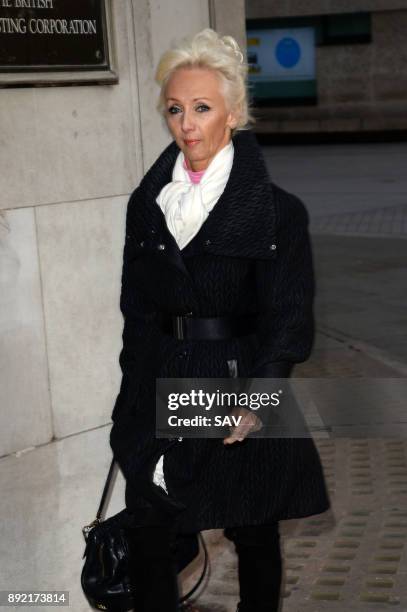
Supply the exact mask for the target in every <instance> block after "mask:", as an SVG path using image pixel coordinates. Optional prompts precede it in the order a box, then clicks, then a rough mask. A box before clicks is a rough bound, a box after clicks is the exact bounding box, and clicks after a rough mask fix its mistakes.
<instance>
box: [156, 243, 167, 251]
mask: <svg viewBox="0 0 407 612" xmlns="http://www.w3.org/2000/svg"><path fill="white" fill-rule="evenodd" d="M157 249H158V250H159V251H163V250H164V249H165V244H163V243H162V242H160V244H158V245H157Z"/></svg>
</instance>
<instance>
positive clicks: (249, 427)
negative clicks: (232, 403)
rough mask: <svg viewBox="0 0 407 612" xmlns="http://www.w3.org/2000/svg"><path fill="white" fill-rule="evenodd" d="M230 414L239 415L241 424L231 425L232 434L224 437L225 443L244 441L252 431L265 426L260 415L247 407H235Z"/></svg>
mask: <svg viewBox="0 0 407 612" xmlns="http://www.w3.org/2000/svg"><path fill="white" fill-rule="evenodd" d="M230 416H234V417H239V416H241V417H242V418H241V419H240V423H239V425H237V426H236V427H230V428H229V429H230V436H228V437H227V438H223V444H233V442H236V440H237V441H238V442H242V440H243V439H244V438H245V437H246V436H247V435H248V434H249V433H250V432H252V431H258V430H259V429H261V428H262V427H263V423H262V421H261V420H260V419H259V417H258V416H257V415H256V414H255V413H254V412H252V411H251V410H247V408H243V407H240V408H234V409H233V410H232V412H231V413H230Z"/></svg>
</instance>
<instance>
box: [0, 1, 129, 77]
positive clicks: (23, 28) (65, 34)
mask: <svg viewBox="0 0 407 612" xmlns="http://www.w3.org/2000/svg"><path fill="white" fill-rule="evenodd" d="M111 25H112V24H111V6H110V1H109V0H0V84H1V85H3V86H12V85H17V84H20V85H21V84H27V85H32V84H35V85H51V84H62V83H78V82H89V81H96V82H101V83H106V82H117V81H118V79H117V74H116V72H115V70H114V67H113V49H112V32H111Z"/></svg>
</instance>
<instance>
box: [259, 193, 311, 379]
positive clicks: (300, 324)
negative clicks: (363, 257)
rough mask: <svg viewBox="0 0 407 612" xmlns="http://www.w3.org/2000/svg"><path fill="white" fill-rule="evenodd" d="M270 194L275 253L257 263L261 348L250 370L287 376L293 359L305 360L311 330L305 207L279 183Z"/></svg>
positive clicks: (263, 375)
mask: <svg viewBox="0 0 407 612" xmlns="http://www.w3.org/2000/svg"><path fill="white" fill-rule="evenodd" d="M274 198H275V205H276V215H277V235H276V243H277V248H276V253H275V256H274V257H273V258H271V259H268V260H258V261H257V262H256V283H257V291H258V299H259V304H260V311H261V316H260V319H259V338H258V339H259V348H258V350H257V351H256V355H255V358H254V361H253V363H252V367H251V373H250V376H251V377H253V378H286V377H288V376H289V375H290V373H291V370H292V368H293V366H294V364H295V363H299V362H302V361H305V360H306V359H308V357H309V355H310V353H311V349H312V346H313V341H314V333H315V323H314V313H313V300H314V294H315V280H314V268H313V257H312V250H311V244H310V237H309V232H308V225H309V216H308V212H307V210H306V208H305V206H304V204H303V203H302V201H301V200H300V199H299V198H298V197H297V196H295V195H293V194H290V193H288V192H286V191H285V190H283V189H281V188H280V187H278V186H277V185H274Z"/></svg>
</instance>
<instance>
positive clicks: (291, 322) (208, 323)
mask: <svg viewBox="0 0 407 612" xmlns="http://www.w3.org/2000/svg"><path fill="white" fill-rule="evenodd" d="M246 76H247V64H246V63H245V62H244V61H243V56H242V54H241V52H240V50H239V47H238V45H237V43H236V41H235V40H234V39H233V38H231V37H229V36H224V37H220V36H218V34H217V33H216V32H214V31H213V30H211V29H205V30H203V31H202V32H200V33H199V34H197V35H196V36H195V37H193V38H192V39H190V40H185V41H183V43H182V44H180V45H179V46H178V47H175V48H173V49H170V50H169V51H167V52H166V53H165V54H164V55H163V56H162V58H161V60H160V62H159V65H158V68H157V73H156V78H157V81H158V83H159V85H160V86H161V93H160V99H159V109H160V110H161V111H162V113H163V115H164V117H165V120H166V123H167V126H168V128H169V131H170V133H171V135H172V137H173V141H172V142H171V144H170V145H168V146H167V147H166V149H165V150H164V151H163V152H162V153H161V155H160V156H159V157H158V159H157V160H156V162H155V163H154V164H153V165H152V167H151V168H150V169H149V171H148V172H147V173H146V175H145V176H144V178H143V180H142V181H141V183H140V185H139V186H138V187H137V188H136V189H135V191H134V192H133V194H132V195H131V198H130V201H129V204H128V208H127V219H126V239H125V246H124V256H123V275H122V293H121V302H120V305H121V309H122V312H123V315H124V329H123V349H122V352H121V354H120V365H121V368H122V372H123V377H122V383H121V388H120V393H119V395H118V397H117V400H116V404H115V407H114V410H113V413H112V420H113V427H112V430H111V435H110V443H111V446H112V449H113V452H114V454H115V456H116V458H117V460H118V462H119V464H120V466H121V469H122V471H123V474H124V475H125V478H126V505H127V507H128V509H129V510H130V511H131V512H133V513H134V515H135V517H136V518H137V521H138V523H137V524H139V525H141V524H144V528H138V529H136V530H134V533H135V536H134V537H135V540H134V542H135V551H136V553H135V557H136V556H137V558H138V560H139V565H138V566H137V567H135V568H134V579H135V580H136V579H138V580H139V584H140V585H141V584H143V585H144V590H143V588H141V587H140V588H141V591H143V593H142V594H141V595H140V597H141V598H142V600H143V601H142V603H141V602H140V606H141V607H140V608H139V609H140V610H145V611H147V610H148V611H149V612H151V610H160V612H166V611H168V612H170V611H173V610H176V609H177V605H176V600H177V586H176V574H175V571H174V564H173V562H172V557H171V554H170V552H171V551H172V550H173V548H172V543H173V540H172V536H171V534H172V535H173V534H174V529H175V530H176V532H177V533H178V534H191V533H197V532H199V531H201V530H204V529H214V528H224V533H225V536H226V537H228V538H229V539H230V540H232V541H233V542H234V544H235V547H236V552H237V555H238V576H239V584H240V602H239V605H238V610H239V611H240V612H247V611H249V610H250V612H260V611H262V610H267V612H272V610H277V608H278V601H279V592H280V583H281V554H280V542H279V532H278V521H279V520H281V519H290V518H297V517H304V516H310V515H313V514H317V513H320V512H323V511H325V510H327V509H328V508H329V507H330V502H329V498H328V495H327V490H326V486H325V482H324V478H323V472H322V468H321V463H320V460H319V456H318V453H317V450H316V448H315V445H314V443H313V440H312V439H311V438H274V439H265V438H256V437H249V438H248V437H247V435H248V433H249V432H251V431H255V430H256V429H257V428H258V427H259V422H258V421H257V419H256V417H253V413H249V412H246V411H244V421H243V426H242V427H238V428H235V429H234V430H232V432H231V435H229V436H228V437H226V438H225V439H223V440H222V439H213V438H212V439H188V438H184V439H182V438H179V439H174V440H169V439H165V438H164V439H163V438H156V437H155V379H156V378H158V377H163V378H172V377H176V378H182V377H191V378H192V377H208V378H209V377H224V378H226V377H228V376H229V374H230V370H229V366H230V364H231V363H232V364H233V363H234V364H237V369H238V374H239V376H240V377H254V378H262V377H288V376H289V375H290V372H291V369H292V367H293V364H294V363H297V362H302V361H304V360H306V359H307V358H308V356H309V354H310V351H311V347H312V342H313V335H314V321H313V308H312V306H313V295H314V280H313V267H312V254H311V248H310V242H309V235H308V229H307V225H308V215H307V212H306V209H305V207H304V205H303V203H302V202H301V200H299V199H298V198H297V197H296V196H295V195H292V194H290V193H288V192H286V191H285V190H283V189H282V188H280V187H278V186H277V185H275V184H274V183H273V182H272V181H271V180H270V178H269V176H268V172H267V168H266V165H265V162H264V159H263V156H262V152H261V149H260V147H259V146H258V144H257V141H256V139H255V137H254V135H253V134H252V133H251V131H250V130H248V129H244V128H246V127H247V123H248V120H249V119H250V117H249V112H248V104H247V97H246ZM215 319H216V321H215V322H216V330H217V331H216V334H214V332H213V322H214V320H215ZM180 325H182V330H180V327H179V326H180ZM231 329H233V330H234V332H233V334H231V332H230V330H231ZM181 331H182V332H183V333H181ZM161 455H164V462H163V469H164V478H165V487H166V490H164V488H163V487H160V486H158V485H157V484H155V483H153V476H154V474H153V472H154V470H155V468H156V464H157V461H158V459H159V457H160V456H161ZM155 476H157V472H156V473H155ZM155 480H156V478H155ZM174 525H175V528H174ZM140 551H148V556H149V564H148V563H144V562H141V561H140V559H141V558H142V554H141V552H140ZM146 554H147V553H146ZM143 572H144V573H143ZM158 586H159V588H157V587H158Z"/></svg>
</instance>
